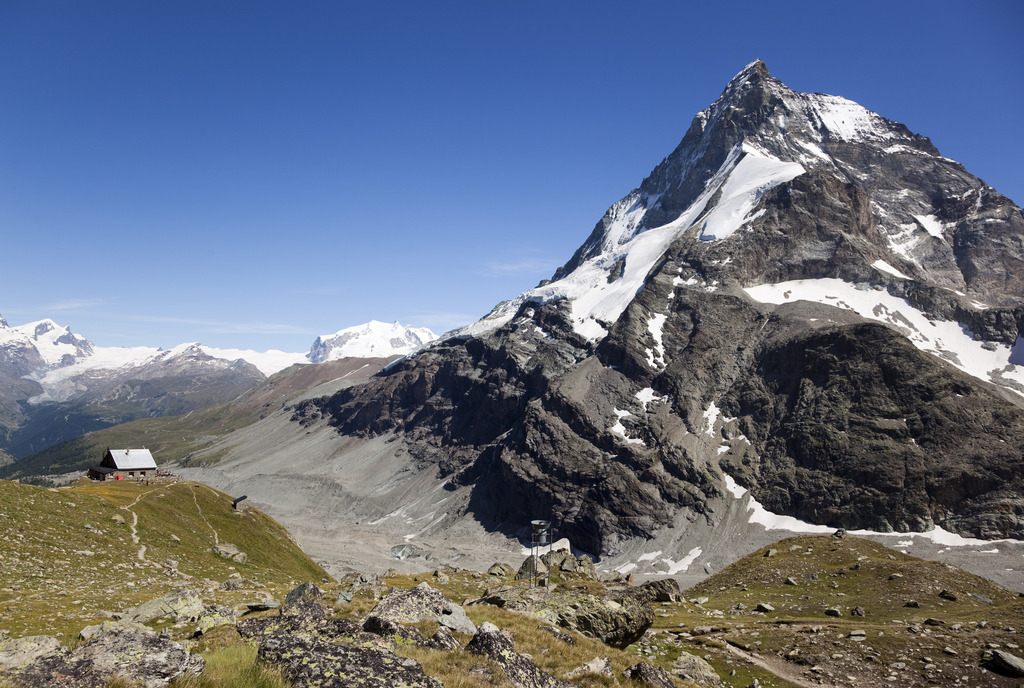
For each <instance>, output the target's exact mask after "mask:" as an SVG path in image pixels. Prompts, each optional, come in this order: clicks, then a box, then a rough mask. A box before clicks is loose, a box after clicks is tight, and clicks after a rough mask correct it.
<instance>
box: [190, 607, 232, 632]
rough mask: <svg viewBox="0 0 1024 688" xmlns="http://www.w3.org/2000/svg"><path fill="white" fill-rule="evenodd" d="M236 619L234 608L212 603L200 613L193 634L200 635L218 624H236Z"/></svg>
mask: <svg viewBox="0 0 1024 688" xmlns="http://www.w3.org/2000/svg"><path fill="white" fill-rule="evenodd" d="M235 621H236V619H235V612H234V610H233V609H229V608H228V607H222V606H220V605H218V604H211V605H210V606H208V607H206V608H205V609H203V611H202V612H201V613H200V614H199V618H198V619H196V630H195V632H194V633H193V635H197V636H199V635H202V634H204V633H206V632H207V631H209V630H210V629H211V628H216V627H217V626H228V625H231V624H234V623H235Z"/></svg>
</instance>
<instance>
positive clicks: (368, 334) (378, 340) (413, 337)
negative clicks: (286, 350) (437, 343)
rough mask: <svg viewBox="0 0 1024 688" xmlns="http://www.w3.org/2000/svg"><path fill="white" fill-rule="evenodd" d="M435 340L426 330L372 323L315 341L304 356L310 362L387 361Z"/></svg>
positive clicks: (318, 338)
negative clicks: (343, 359)
mask: <svg viewBox="0 0 1024 688" xmlns="http://www.w3.org/2000/svg"><path fill="white" fill-rule="evenodd" d="M435 339H437V335H436V334H434V333H433V332H431V331H430V330H428V329H427V328H425V327H407V326H404V325H401V324H399V323H398V322H393V323H384V322H379V321H377V320H371V321H370V322H368V323H365V324H363V325H356V326H355V327H347V328H345V329H343V330H338V331H337V332H335V333H334V334H325V335H322V336H320V337H317V338H316V341H315V342H313V346H312V348H310V350H309V354H307V357H308V358H309V361H310V362H311V363H323V362H324V361H334V360H337V359H339V358H387V357H389V356H406V355H408V354H411V353H413V352H414V351H418V350H420V349H422V348H423V347H424V346H426V345H427V344H429V343H430V342H432V341H434V340H435Z"/></svg>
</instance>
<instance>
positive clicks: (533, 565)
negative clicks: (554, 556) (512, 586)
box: [516, 554, 548, 580]
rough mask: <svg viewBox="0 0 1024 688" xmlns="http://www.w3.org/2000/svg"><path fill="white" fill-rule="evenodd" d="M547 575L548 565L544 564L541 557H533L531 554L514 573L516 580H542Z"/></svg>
mask: <svg viewBox="0 0 1024 688" xmlns="http://www.w3.org/2000/svg"><path fill="white" fill-rule="evenodd" d="M547 575H548V565H547V564H545V563H544V558H543V557H535V556H533V555H532V554H531V555H530V556H528V557H526V559H524V560H523V563H522V564H520V565H519V570H518V571H517V572H516V580H531V579H538V578H544V577H546V576H547Z"/></svg>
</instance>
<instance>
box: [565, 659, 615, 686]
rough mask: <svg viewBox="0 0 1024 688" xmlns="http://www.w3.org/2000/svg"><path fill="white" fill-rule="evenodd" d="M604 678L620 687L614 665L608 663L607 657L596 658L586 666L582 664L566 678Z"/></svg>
mask: <svg viewBox="0 0 1024 688" xmlns="http://www.w3.org/2000/svg"><path fill="white" fill-rule="evenodd" d="M588 675H591V676H603V677H604V678H606V679H608V680H610V681H611V682H612V683H614V684H615V685H618V683H619V681H618V679H616V678H615V672H614V671H612V663H611V662H609V661H608V658H607V657H594V658H593V659H592V660H590V661H589V662H587V663H586V664H581V665H580V666H578V667H576V668H575V669H573V670H572V671H570V672H569V673H568V674H566V675H565V677H566V678H582V677H583V676H588Z"/></svg>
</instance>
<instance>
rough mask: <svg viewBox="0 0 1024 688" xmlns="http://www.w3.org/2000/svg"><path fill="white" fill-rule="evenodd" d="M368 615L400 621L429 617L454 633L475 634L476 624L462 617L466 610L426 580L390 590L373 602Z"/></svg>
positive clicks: (408, 622)
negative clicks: (408, 587) (407, 588)
mask: <svg viewBox="0 0 1024 688" xmlns="http://www.w3.org/2000/svg"><path fill="white" fill-rule="evenodd" d="M369 616H379V617H380V618H382V619H386V620H388V621H394V622H395V623H400V624H412V623H416V622H417V621H423V620H426V619H433V620H434V621H437V623H439V624H441V625H442V626H446V627H448V628H450V629H451V630H453V631H455V632H456V633H465V634H467V635H472V634H474V633H476V626H475V625H474V624H473V622H472V621H470V620H469V617H468V616H466V611H465V610H464V609H463V608H462V607H460V606H459V605H457V604H455V603H453V602H451V601H450V600H449V599H448V598H447V597H445V596H444V595H443V594H442V593H441V592H439V591H437V590H435V589H433V588H432V587H430V586H429V585H428V584H427V583H420V584H419V585H417V586H416V587H415V588H412V589H411V590H396V591H394V592H392V593H391V594H389V595H387V596H386V597H384V598H383V599H382V600H381V601H380V602H378V603H377V606H376V607H374V608H373V609H372V610H371V611H370V614H369Z"/></svg>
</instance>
